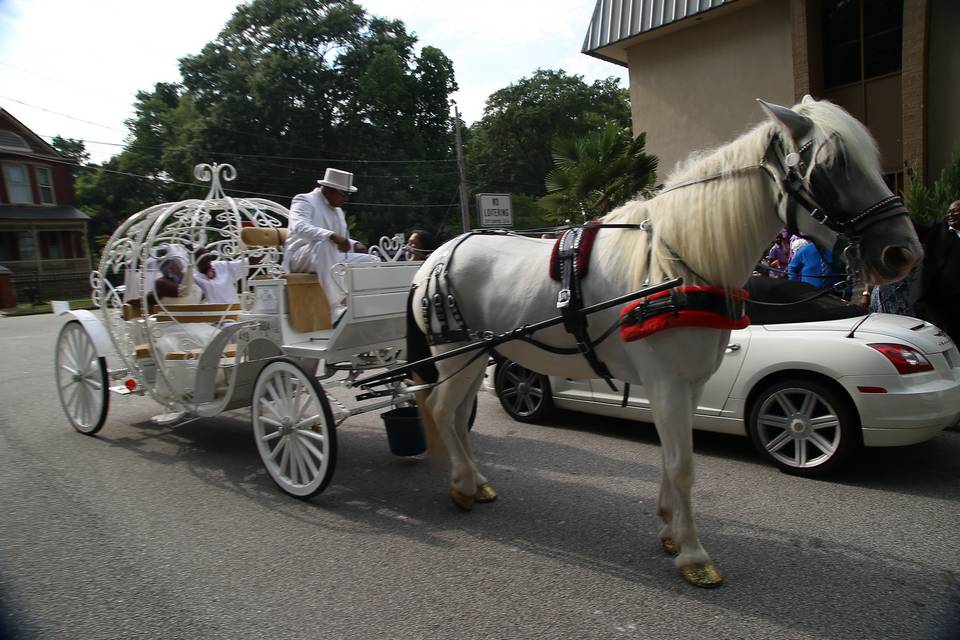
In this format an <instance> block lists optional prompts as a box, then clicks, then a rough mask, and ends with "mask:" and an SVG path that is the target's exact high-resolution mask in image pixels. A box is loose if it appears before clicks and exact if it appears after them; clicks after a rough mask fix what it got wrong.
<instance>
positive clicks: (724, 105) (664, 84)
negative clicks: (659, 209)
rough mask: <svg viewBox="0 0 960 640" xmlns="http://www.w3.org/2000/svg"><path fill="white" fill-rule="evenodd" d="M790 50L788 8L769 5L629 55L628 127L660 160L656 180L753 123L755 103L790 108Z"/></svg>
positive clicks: (775, 0) (771, 1)
mask: <svg viewBox="0 0 960 640" xmlns="http://www.w3.org/2000/svg"><path fill="white" fill-rule="evenodd" d="M792 46H793V45H792V40H791V32H790V3H789V2H783V1H782V0H767V1H765V2H759V3H756V4H746V6H745V7H744V8H743V9H742V10H740V11H732V12H730V13H729V14H727V15H725V16H722V17H720V18H717V19H714V20H703V21H702V22H697V23H695V24H693V25H691V26H690V27H689V28H686V29H682V30H679V31H676V32H673V33H669V34H667V35H664V36H661V37H658V38H654V39H652V40H649V41H647V42H644V43H641V44H638V45H636V46H634V47H632V48H631V49H629V50H628V51H627V55H628V61H629V68H630V99H631V103H632V109H633V129H634V132H640V131H646V132H647V151H648V152H649V153H653V154H655V155H656V156H657V157H658V158H659V159H660V168H659V170H658V171H657V181H658V182H662V181H663V180H664V179H665V178H666V177H667V175H668V174H669V172H670V170H671V169H672V168H673V166H674V164H675V163H676V162H677V161H678V160H682V159H684V158H686V157H687V155H689V153H690V152H691V151H694V150H697V149H705V148H710V147H716V146H719V145H722V144H724V143H726V142H728V141H730V140H732V139H733V138H735V137H737V136H738V135H739V134H740V133H742V132H743V131H745V130H746V129H747V128H748V127H749V126H751V125H753V124H755V123H757V122H759V120H760V119H761V117H762V114H761V112H760V108H759V107H758V106H757V104H756V102H755V101H754V98H763V99H765V100H770V101H773V102H778V103H780V104H786V105H791V104H793V102H794V95H793V94H794V78H793V54H792Z"/></svg>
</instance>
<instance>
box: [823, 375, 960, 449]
mask: <svg viewBox="0 0 960 640" xmlns="http://www.w3.org/2000/svg"><path fill="white" fill-rule="evenodd" d="M840 382H841V384H843V385H844V387H846V388H847V391H848V392H849V393H850V395H851V397H853V399H854V401H855V403H856V405H857V409H858V411H859V413H860V423H861V425H862V427H863V443H864V444H865V445H866V446H868V447H897V446H902V445H908V444H916V443H918V442H924V441H926V440H929V439H931V438H933V437H935V436H936V435H937V434H938V433H940V432H941V431H943V430H944V429H946V428H948V427H952V426H953V425H955V424H957V422H958V420H960V384H958V383H957V382H956V381H953V380H944V379H939V380H930V381H928V382H925V383H923V384H921V385H917V386H916V387H908V386H903V385H902V377H900V376H897V377H891V378H890V379H889V380H887V381H881V380H878V379H877V377H875V376H871V377H869V378H863V379H858V378H854V377H848V378H843V379H842V380H840ZM878 382H879V384H878ZM859 386H866V387H876V386H881V387H883V388H885V389H887V393H863V392H861V391H860V390H859V389H858V387H859Z"/></svg>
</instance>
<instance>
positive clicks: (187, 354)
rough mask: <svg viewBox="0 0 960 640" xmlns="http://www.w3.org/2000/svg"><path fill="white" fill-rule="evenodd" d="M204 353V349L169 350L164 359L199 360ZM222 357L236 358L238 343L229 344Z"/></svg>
mask: <svg viewBox="0 0 960 640" xmlns="http://www.w3.org/2000/svg"><path fill="white" fill-rule="evenodd" d="M202 355H203V349H190V350H189V351H168V352H167V353H165V354H163V359H164V360H174V361H178V360H199V359H200V356H202ZM220 357H222V358H236V357H237V345H235V344H230V345H227V346H226V347H225V348H224V350H223V353H222V354H221V356H220Z"/></svg>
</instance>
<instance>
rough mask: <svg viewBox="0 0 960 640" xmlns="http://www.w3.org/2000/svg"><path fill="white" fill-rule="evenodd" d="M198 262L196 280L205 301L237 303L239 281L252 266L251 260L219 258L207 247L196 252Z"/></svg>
mask: <svg viewBox="0 0 960 640" xmlns="http://www.w3.org/2000/svg"><path fill="white" fill-rule="evenodd" d="M194 258H195V260H196V262H197V276H196V282H197V284H198V285H200V288H201V289H202V290H203V298H204V301H205V302H214V303H218V304H237V303H239V302H240V296H239V294H238V293H237V282H238V281H239V280H241V279H242V278H244V277H246V275H247V271H248V269H249V268H250V261H249V260H247V259H246V258H240V259H238V260H217V259H216V258H217V256H216V254H214V253H211V252H210V251H209V250H207V249H206V248H205V247H201V248H199V249H197V250H196V251H195V252H194Z"/></svg>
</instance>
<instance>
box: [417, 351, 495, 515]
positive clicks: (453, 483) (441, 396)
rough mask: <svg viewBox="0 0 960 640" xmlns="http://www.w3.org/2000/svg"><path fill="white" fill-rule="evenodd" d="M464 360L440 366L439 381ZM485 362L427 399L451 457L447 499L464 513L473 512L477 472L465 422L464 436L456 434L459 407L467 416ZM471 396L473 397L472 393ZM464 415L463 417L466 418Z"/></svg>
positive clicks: (458, 375)
mask: <svg viewBox="0 0 960 640" xmlns="http://www.w3.org/2000/svg"><path fill="white" fill-rule="evenodd" d="M463 360H464V359H463V358H453V359H451V360H448V361H446V362H444V363H443V365H444V366H442V367H438V368H439V369H440V380H445V378H446V376H447V375H450V372H452V371H456V370H457V369H458V368H459V367H461V366H463V364H462V363H463ZM485 367H486V360H485V359H482V358H480V359H478V360H477V361H475V362H472V363H470V364H469V365H467V366H466V368H464V369H463V371H460V372H458V373H456V374H455V375H453V376H452V377H451V378H449V379H447V380H445V381H444V382H443V383H442V384H439V385H437V386H436V387H435V388H434V389H433V391H432V392H431V393H430V396H429V397H428V398H427V410H428V411H429V412H430V415H431V416H432V418H433V420H434V422H435V423H436V427H437V429H438V431H439V432H440V434H441V436H442V437H443V442H444V444H445V445H446V447H447V451H448V452H449V455H450V498H451V499H452V500H453V501H454V502H455V503H456V504H457V506H458V507H460V508H461V509H464V510H467V511H468V510H470V509H472V508H473V503H474V500H475V496H476V493H477V486H478V484H477V472H476V465H475V464H474V462H473V457H472V453H471V451H470V446H469V443H468V440H467V437H466V419H464V420H463V432H464V433H463V436H462V437H461V435H460V434H459V433H458V429H457V422H458V413H460V412H462V405H466V410H465V411H467V412H469V410H470V407H469V404H468V403H469V402H470V401H472V400H473V398H474V397H475V396H476V389H477V388H478V387H479V385H480V383H481V382H482V381H483V370H484V368H485ZM471 392H472V393H471ZM468 415H469V413H465V414H464V416H465V417H466V416H468Z"/></svg>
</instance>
